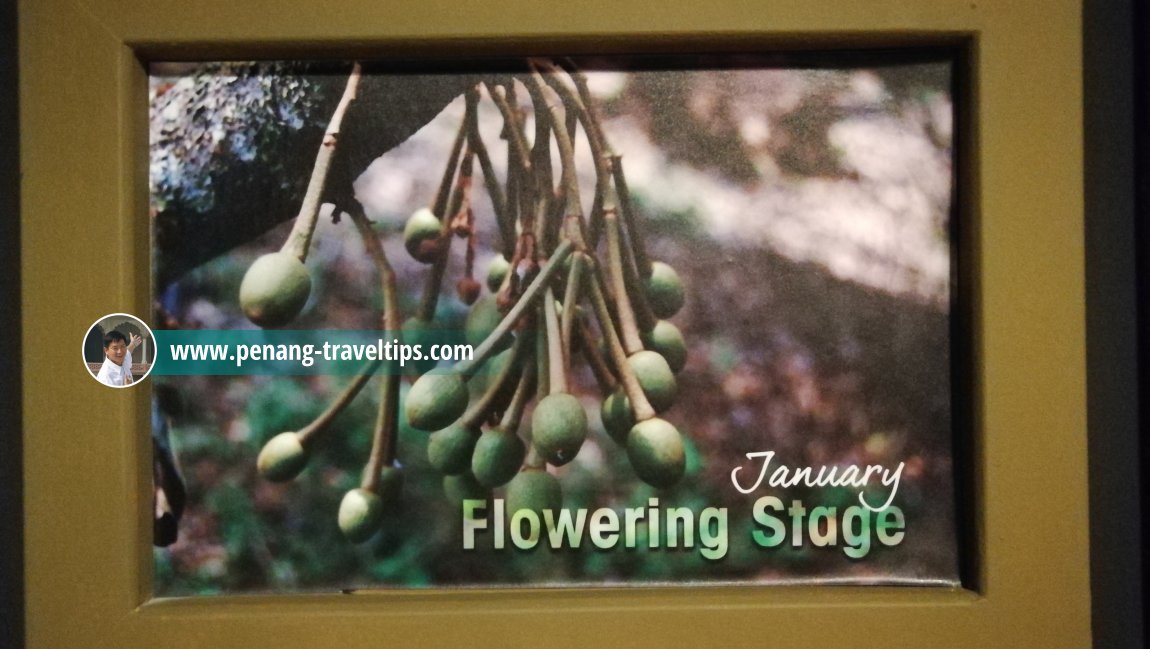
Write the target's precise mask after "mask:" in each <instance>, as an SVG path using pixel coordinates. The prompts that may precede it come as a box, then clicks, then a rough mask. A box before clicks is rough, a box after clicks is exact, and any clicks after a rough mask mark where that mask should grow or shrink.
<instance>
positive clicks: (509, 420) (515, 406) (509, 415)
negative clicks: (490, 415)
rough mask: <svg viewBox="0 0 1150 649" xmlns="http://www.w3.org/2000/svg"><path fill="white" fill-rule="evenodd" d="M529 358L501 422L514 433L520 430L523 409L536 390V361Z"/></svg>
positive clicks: (502, 425) (501, 424)
mask: <svg viewBox="0 0 1150 649" xmlns="http://www.w3.org/2000/svg"><path fill="white" fill-rule="evenodd" d="M528 360H529V362H527V363H526V364H525V365H524V368H523V374H522V375H521V376H520V377H519V385H518V386H517V387H516V388H515V395H514V396H512V397H511V405H509V406H507V412H505V413H503V419H502V420H501V421H500V422H499V427H500V428H502V429H503V430H504V431H506V432H508V433H511V434H512V435H514V434H516V431H518V430H519V423H520V422H521V421H522V420H523V411H524V410H526V409H527V402H528V401H530V400H531V393H532V392H534V391H535V373H536V369H535V363H534V361H533V359H528Z"/></svg>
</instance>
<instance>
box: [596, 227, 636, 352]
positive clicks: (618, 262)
mask: <svg viewBox="0 0 1150 649" xmlns="http://www.w3.org/2000/svg"><path fill="white" fill-rule="evenodd" d="M604 217H605V218H606V223H607V276H608V279H609V281H610V282H611V294H612V296H613V297H614V299H615V313H616V314H617V315H618V316H619V329H620V331H621V333H622V335H623V348H624V349H625V350H626V351H627V355H628V356H630V355H631V354H634V353H635V352H637V351H641V350H642V349H643V341H642V340H641V339H640V338H639V329H638V327H637V326H636V325H635V312H634V311H632V310H631V300H630V299H629V298H628V296H627V285H626V281H625V280H624V278H623V249H622V248H623V243H622V242H621V241H620V240H619V218H618V217H617V216H616V215H615V212H614V211H608V212H606V213H605V214H604Z"/></svg>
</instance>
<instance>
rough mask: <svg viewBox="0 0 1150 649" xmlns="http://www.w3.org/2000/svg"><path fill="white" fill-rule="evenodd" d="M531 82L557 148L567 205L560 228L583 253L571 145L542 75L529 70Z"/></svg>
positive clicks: (580, 203) (568, 134)
mask: <svg viewBox="0 0 1150 649" xmlns="http://www.w3.org/2000/svg"><path fill="white" fill-rule="evenodd" d="M531 80H532V81H533V82H534V84H535V90H536V96H537V97H538V98H540V99H541V100H542V101H543V103H544V105H545V106H546V107H547V112H548V113H550V114H551V120H550V121H551V130H552V131H554V132H555V141H556V143H557V144H558V145H559V159H560V161H561V162H562V170H561V173H562V179H563V194H564V197H565V198H566V205H567V211H566V217H565V220H564V227H565V230H566V233H567V236H568V237H569V238H570V239H571V240H572V241H574V242H575V247H576V249H577V250H585V249H586V248H587V244H586V243H585V239H584V236H583V229H584V224H583V204H582V201H581V199H580V197H579V178H578V176H576V175H575V146H574V144H573V143H572V141H571V136H570V133H568V132H567V127H566V126H565V125H564V121H563V119H562V114H561V112H560V108H559V105H558V104H557V103H556V102H554V101H551V100H549V99H547V98H546V95H547V92H546V91H547V84H546V82H544V80H543V75H541V74H539V72H538V71H535V70H532V72H531ZM537 112H538V111H537Z"/></svg>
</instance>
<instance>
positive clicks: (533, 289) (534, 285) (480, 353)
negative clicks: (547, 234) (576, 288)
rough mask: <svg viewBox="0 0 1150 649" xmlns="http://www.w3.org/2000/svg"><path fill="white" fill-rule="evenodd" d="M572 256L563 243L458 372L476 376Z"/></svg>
mask: <svg viewBox="0 0 1150 649" xmlns="http://www.w3.org/2000/svg"><path fill="white" fill-rule="evenodd" d="M570 254H571V242H570V241H563V242H562V243H560V244H559V247H558V248H556V249H555V252H554V254H552V255H551V259H549V260H548V261H547V263H546V264H544V265H543V269H542V270H541V271H539V274H538V275H536V276H535V279H534V280H532V281H531V285H530V286H528V287H527V290H525V291H523V295H522V296H521V297H520V298H519V300H518V301H517V302H516V303H515V306H513V307H511V310H510V311H508V312H507V315H505V316H503V320H500V321H499V324H498V325H497V326H496V327H495V329H494V330H493V331H492V332H491V335H489V336H487V338H486V339H485V340H484V341H483V342H482V343H480V344H479V346H478V347H476V348H475V354H474V356H473V357H472V358H471V360H467V361H460V362H459V363H458V364H456V366H455V369H456V371H458V372H459V373H460V374H462V375H463V377H464V378H465V379H467V378H470V377H471V376H472V375H473V374H475V372H476V370H478V368H479V367H481V366H482V365H483V363H484V362H486V361H487V358H488V357H489V356H491V353H492V352H493V351H494V350H495V346H496V345H498V344H499V341H500V340H502V339H503V337H504V336H506V335H507V334H508V333H510V332H511V328H512V327H513V326H515V323H516V322H518V321H519V318H520V317H521V316H522V315H523V312H524V311H525V310H526V309H527V308H528V307H530V306H531V305H532V303H533V302H534V301H535V300H536V299H537V298H539V297H540V296H541V295H543V294H544V289H545V288H546V287H547V286H548V284H549V283H550V281H551V278H553V277H554V276H555V273H556V272H558V270H559V268H560V267H561V266H562V265H563V260H564V259H566V258H567V256H568V255H570Z"/></svg>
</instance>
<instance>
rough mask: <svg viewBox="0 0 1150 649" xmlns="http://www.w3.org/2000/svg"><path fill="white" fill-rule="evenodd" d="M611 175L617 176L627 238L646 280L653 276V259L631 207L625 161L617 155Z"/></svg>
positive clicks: (616, 182)
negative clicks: (624, 170) (648, 252)
mask: <svg viewBox="0 0 1150 649" xmlns="http://www.w3.org/2000/svg"><path fill="white" fill-rule="evenodd" d="M611 173H612V174H613V175H614V176H615V190H616V191H617V192H618V193H619V204H620V205H621V206H622V208H623V220H624V221H626V223H627V236H628V239H630V241H631V252H632V254H634V255H635V266H636V267H638V269H639V274H640V275H641V276H643V277H644V278H647V277H650V276H651V259H650V257H648V256H647V244H646V242H645V241H644V240H643V228H642V227H640V225H639V219H637V218H635V210H634V208H633V206H632V205H631V191H630V190H629V189H627V177H626V176H624V175H623V161H622V159H621V158H620V156H619V155H617V154H612V155H611Z"/></svg>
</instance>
